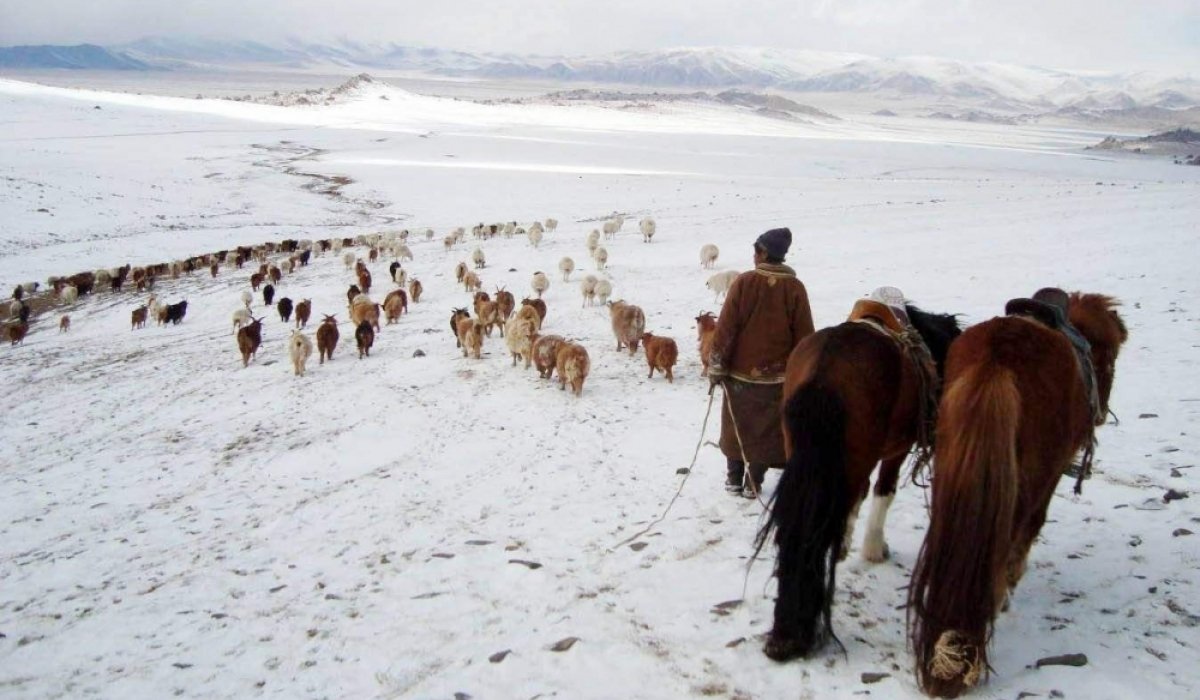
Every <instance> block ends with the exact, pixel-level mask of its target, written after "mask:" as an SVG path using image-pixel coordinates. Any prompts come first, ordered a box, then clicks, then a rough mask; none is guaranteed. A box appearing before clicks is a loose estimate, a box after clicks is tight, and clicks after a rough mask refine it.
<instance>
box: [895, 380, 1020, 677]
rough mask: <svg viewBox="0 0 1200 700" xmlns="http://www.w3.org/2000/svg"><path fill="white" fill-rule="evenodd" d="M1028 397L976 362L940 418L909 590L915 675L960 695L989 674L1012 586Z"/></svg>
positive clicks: (945, 401) (955, 385)
mask: <svg viewBox="0 0 1200 700" xmlns="http://www.w3.org/2000/svg"><path fill="white" fill-rule="evenodd" d="M1020 408H1021V397H1020V394H1019V393H1018V392H1017V387H1016V384H1015V383H1014V379H1013V375H1012V372H1011V371H1009V370H1008V369H1005V368H1003V367H1000V366H997V365H976V366H975V367H972V368H971V369H969V370H967V371H966V372H965V373H964V374H963V375H961V376H960V377H959V378H958V379H956V380H955V381H954V382H952V383H951V384H950V385H949V386H948V387H947V389H946V393H945V395H944V397H943V398H942V404H941V408H940V413H939V417H938V426H937V434H938V443H937V454H936V457H935V460H934V465H935V466H934V473H933V496H932V502H931V505H930V511H929V515H930V522H929V530H928V532H927V533H926V535H925V542H924V543H923V544H922V545H921V552H920V554H919V555H918V557H917V563H916V566H915V567H914V569H913V575H912V583H911V585H910V586H909V591H908V618H909V619H908V622H909V637H910V641H911V643H912V646H913V652H914V655H915V656H916V671H917V680H918V682H919V684H920V686H921V688H922V689H923V690H924V691H925V692H926V693H928V694H930V695H935V696H940V697H955V696H957V695H959V694H960V693H962V692H964V691H965V690H967V689H968V688H970V687H971V686H973V685H975V684H976V683H977V682H978V681H979V680H980V678H981V677H982V676H984V675H986V673H987V668H988V666H987V644H988V641H989V640H990V638H991V634H992V622H993V620H994V619H995V615H996V611H997V610H998V609H999V607H1000V606H1001V605H1002V604H1003V601H1004V598H1005V596H1006V594H1007V590H1008V585H1007V581H1008V579H1007V569H1008V556H1009V540H1010V539H1011V537H1012V521H1013V511H1014V509H1015V507H1016V497H1017V427H1018V424H1019V422H1020Z"/></svg>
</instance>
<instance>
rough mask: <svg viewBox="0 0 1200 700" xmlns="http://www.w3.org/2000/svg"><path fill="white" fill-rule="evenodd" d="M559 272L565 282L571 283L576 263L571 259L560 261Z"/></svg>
mask: <svg viewBox="0 0 1200 700" xmlns="http://www.w3.org/2000/svg"><path fill="white" fill-rule="evenodd" d="M558 271H559V272H561V273H562V276H563V282H570V281H571V273H572V272H574V271H575V261H574V260H572V259H570V258H563V259H562V260H559V261H558Z"/></svg>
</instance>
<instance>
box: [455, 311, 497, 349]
mask: <svg viewBox="0 0 1200 700" xmlns="http://www.w3.org/2000/svg"><path fill="white" fill-rule="evenodd" d="M489 303H490V302H489ZM458 344H459V346H460V347H462V351H463V357H474V358H475V359H476V360H479V359H482V358H481V357H480V353H481V352H482V350H483V325H482V324H480V323H477V322H476V321H475V319H473V318H460V319H459V320H458Z"/></svg>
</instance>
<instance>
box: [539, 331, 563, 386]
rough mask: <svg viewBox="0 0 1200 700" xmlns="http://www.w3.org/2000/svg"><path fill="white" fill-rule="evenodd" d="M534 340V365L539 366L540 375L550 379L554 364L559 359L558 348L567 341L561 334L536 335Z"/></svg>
mask: <svg viewBox="0 0 1200 700" xmlns="http://www.w3.org/2000/svg"><path fill="white" fill-rule="evenodd" d="M534 337H536V338H537V340H535V341H534V342H533V365H534V367H536V368H537V371H538V376H539V377H541V378H542V379H549V378H550V376H551V375H553V374H554V364H555V362H557V361H558V349H559V348H560V347H562V346H563V344H564V343H566V342H567V341H566V339H564V338H563V337H562V336H561V335H540V336H539V335H535V336H534Z"/></svg>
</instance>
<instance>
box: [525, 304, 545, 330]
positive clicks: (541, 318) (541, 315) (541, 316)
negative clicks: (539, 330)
mask: <svg viewBox="0 0 1200 700" xmlns="http://www.w3.org/2000/svg"><path fill="white" fill-rule="evenodd" d="M521 306H532V307H533V310H534V311H537V315H538V322H539V326H540V324H542V323H545V322H546V302H544V301H542V300H541V299H522V300H521Z"/></svg>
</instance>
